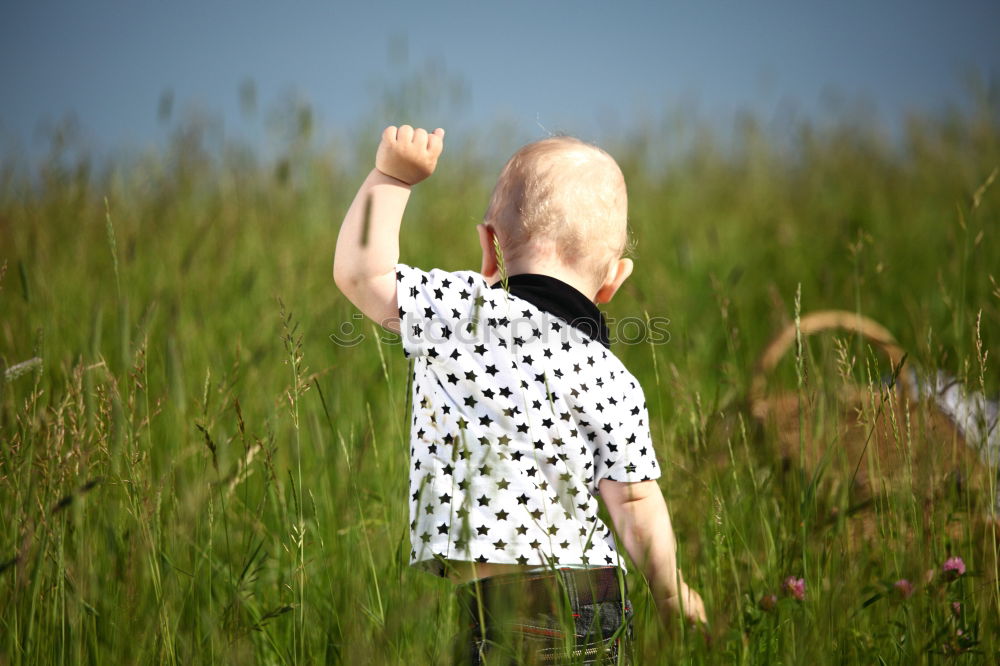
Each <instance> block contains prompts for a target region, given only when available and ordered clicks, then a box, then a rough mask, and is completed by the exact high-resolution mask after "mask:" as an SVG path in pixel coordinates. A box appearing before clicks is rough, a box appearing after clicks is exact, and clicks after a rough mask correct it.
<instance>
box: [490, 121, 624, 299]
mask: <svg viewBox="0 0 1000 666" xmlns="http://www.w3.org/2000/svg"><path fill="white" fill-rule="evenodd" d="M627 213H628V196H627V193H626V190H625V177H624V176H623V175H622V172H621V169H620V168H619V167H618V164H617V163H616V162H615V160H614V159H613V158H612V157H611V156H610V155H608V154H607V153H606V152H604V151H603V150H601V149H600V148H598V147H597V146H594V145H591V144H589V143H585V142H583V141H580V140H579V139H575V138H573V137H567V136H557V137H551V138H548V139H542V140H541V141H536V142H534V143H529V144H528V145H526V146H524V147H522V148H521V149H520V150H518V151H517V152H516V153H514V156H513V157H511V158H510V160H509V161H508V162H507V164H506V165H505V166H504V168H503V171H502V172H501V173H500V178H499V179H498V180H497V184H496V187H495V188H494V189H493V196H492V197H491V198H490V203H489V207H488V208H487V210H486V215H485V216H484V222H485V223H486V224H487V225H489V226H490V227H491V228H492V229H493V231H494V232H495V233H496V236H497V240H498V241H499V244H500V248H501V251H502V253H503V257H504V261H505V262H507V263H519V262H528V263H531V262H532V260H533V259H537V258H541V257H542V256H548V257H552V256H554V257H555V258H557V259H558V260H559V261H560V262H561V263H562V264H563V265H564V266H566V267H567V268H569V269H571V270H573V272H574V273H576V274H577V275H579V276H581V277H582V278H585V279H587V280H588V281H590V283H591V284H592V285H593V286H594V291H596V290H597V288H598V287H600V285H602V284H603V283H605V282H606V281H607V279H608V278H609V274H611V273H613V272H614V271H615V270H616V264H617V263H618V261H619V259H620V258H621V256H622V254H623V253H624V252H625V249H626V244H627V241H628V232H627V223H626V220H627ZM630 269H631V265H629V270H630ZM622 279H624V278H622Z"/></svg>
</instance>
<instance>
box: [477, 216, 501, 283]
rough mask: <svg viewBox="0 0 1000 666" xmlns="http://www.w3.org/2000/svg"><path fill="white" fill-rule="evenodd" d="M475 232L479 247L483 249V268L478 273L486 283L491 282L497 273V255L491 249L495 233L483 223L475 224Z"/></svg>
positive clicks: (492, 248)
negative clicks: (476, 232)
mask: <svg viewBox="0 0 1000 666" xmlns="http://www.w3.org/2000/svg"><path fill="white" fill-rule="evenodd" d="M476 231H478V232H479V247H481V248H482V249H483V268H482V270H480V271H479V272H480V273H482V274H483V277H484V278H486V281H487V282H493V278H494V277H496V274H497V272H498V266H497V253H496V250H495V249H494V247H493V243H494V239H495V238H496V232H495V231H493V227H491V226H490V225H489V224H486V223H485V222H484V223H482V224H477V225H476Z"/></svg>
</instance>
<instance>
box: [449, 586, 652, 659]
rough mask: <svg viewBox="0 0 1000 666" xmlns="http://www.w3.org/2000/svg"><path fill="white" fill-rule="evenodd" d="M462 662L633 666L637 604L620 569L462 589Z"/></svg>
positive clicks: (459, 654)
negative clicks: (631, 598) (632, 651)
mask: <svg viewBox="0 0 1000 666" xmlns="http://www.w3.org/2000/svg"><path fill="white" fill-rule="evenodd" d="M457 593H458V601H459V621H460V623H461V630H460V632H459V639H458V642H457V644H456V649H455V661H456V663H458V664H470V665H475V666H479V665H480V664H631V663H632V662H631V648H632V646H631V642H632V605H631V604H630V603H629V600H628V595H627V593H626V590H625V581H624V578H623V577H622V576H620V575H619V570H618V569H616V568H614V567H607V568H602V569H557V570H554V571H545V572H541V573H531V574H505V575H502V576H493V577H491V578H486V579H482V580H479V581H471V582H469V583H465V584H462V585H459V586H458V589H457Z"/></svg>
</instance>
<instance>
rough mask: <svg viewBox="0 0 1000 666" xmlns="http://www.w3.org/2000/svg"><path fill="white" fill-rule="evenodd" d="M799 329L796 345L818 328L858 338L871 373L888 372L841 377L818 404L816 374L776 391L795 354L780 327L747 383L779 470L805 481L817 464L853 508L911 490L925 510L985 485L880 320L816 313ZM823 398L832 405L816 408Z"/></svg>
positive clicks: (974, 460)
mask: <svg viewBox="0 0 1000 666" xmlns="http://www.w3.org/2000/svg"><path fill="white" fill-rule="evenodd" d="M799 331H800V334H801V336H802V338H803V346H804V345H805V342H804V339H805V338H806V337H807V336H812V335H817V334H820V333H825V332H837V331H840V332H847V333H851V334H857V335H860V336H861V337H862V339H863V340H864V341H865V342H866V343H867V344H868V345H869V347H870V348H871V349H872V350H873V351H874V352H876V354H875V357H876V359H881V360H880V361H879V362H878V365H879V368H880V370H881V372H880V373H879V374H886V376H891V377H894V379H890V380H888V381H886V380H877V381H873V382H872V383H871V385H859V384H857V383H855V382H853V381H849V382H846V383H844V384H843V385H842V386H840V387H839V388H838V389H837V391H836V392H835V394H834V399H833V400H832V401H826V402H824V401H822V400H819V399H817V392H816V391H815V390H814V385H815V384H816V383H817V382H816V381H815V380H816V379H819V380H823V379H829V378H826V377H822V378H810V381H809V383H808V385H807V386H806V387H805V389H804V390H803V391H801V392H800V391H796V390H783V391H782V390H778V391H775V390H774V389H773V388H769V386H768V385H769V383H773V382H769V380H770V379H771V378H772V377H773V375H774V371H775V369H776V368H777V366H778V364H779V362H780V361H781V360H782V359H783V358H784V357H786V356H789V357H791V356H794V354H789V350H793V349H794V347H795V341H796V328H795V325H794V324H790V325H788V326H786V327H785V329H784V330H782V331H781V333H780V334H779V335H778V336H777V337H776V338H775V339H774V340H773V341H772V342H771V343H770V344H769V345H768V346H767V348H766V349H765V350H764V353H763V354H762V355H761V357H760V359H759V361H758V363H757V367H756V370H755V372H754V376H753V380H752V384H751V390H750V410H751V413H752V415H753V416H754V418H755V419H757V420H758V421H759V422H760V423H762V424H764V425H765V426H766V427H767V428H770V429H771V430H769V432H770V433H774V435H775V438H776V439H775V443H776V448H777V453H778V454H779V455H780V456H781V458H782V461H783V463H784V467H785V468H786V469H788V468H792V469H798V468H799V465H800V464H801V465H803V466H804V469H805V471H806V474H807V475H808V476H809V477H810V478H811V477H812V475H813V474H814V473H815V472H816V471H817V469H819V466H821V465H822V466H823V468H822V478H823V483H824V484H825V485H826V486H827V488H828V490H829V491H831V492H834V493H837V492H845V491H846V493H847V496H848V501H849V505H848V506H851V507H854V508H855V509H858V508H867V507H869V506H871V505H872V504H873V503H875V502H874V500H876V499H877V497H878V496H879V495H883V494H885V493H892V492H897V491H900V492H906V493H913V494H914V495H916V496H917V498H918V499H919V500H921V503H922V505H923V506H924V508H925V509H930V508H931V506H932V503H933V502H934V501H936V499H938V498H940V497H941V496H942V495H943V494H944V493H951V492H955V491H958V492H965V491H966V490H968V489H969V488H972V487H975V488H979V489H984V488H985V487H987V486H986V485H985V484H986V482H987V477H986V473H987V470H986V467H985V465H983V464H982V463H981V461H980V460H979V458H978V456H977V455H976V453H975V452H974V451H972V450H971V449H970V448H969V447H968V446H966V444H965V442H964V441H963V439H962V436H961V434H960V432H959V431H958V429H957V428H955V426H954V425H953V423H952V422H951V420H950V419H949V418H948V417H947V416H946V415H944V414H942V413H941V412H940V411H938V409H937V408H936V407H934V405H933V403H932V401H927V400H920V399H918V393H917V390H916V386H915V383H914V377H915V375H914V373H913V371H912V370H911V369H910V368H909V367H908V364H907V363H906V354H905V353H904V352H903V350H902V348H901V347H900V346H899V345H898V344H897V343H896V341H895V339H894V338H893V336H892V334H891V333H889V331H888V330H886V328H885V327H883V326H881V325H880V324H878V323H877V322H875V321H872V320H871V319H868V318H866V317H863V316H860V315H857V314H855V313H851V312H844V311H839V310H824V311H818V312H813V313H810V314H808V315H805V316H803V317H802V318H801V319H800V322H799ZM788 361H789V362H794V360H793V359H792V358H789V359H788ZM883 362H884V363H883ZM831 403H832V404H833V405H834V408H833V409H832V410H829V411H823V410H822V406H823V405H830V404H831ZM824 417H825V421H826V423H822V422H821V420H822V419H824ZM845 486H846V487H845ZM983 495H985V493H983ZM834 511H835V512H836V509H834ZM861 513H864V512H861ZM868 514H869V517H867V518H865V519H864V520H863V521H862V522H863V523H864V524H865V527H864V529H863V531H864V532H865V533H871V531H872V529H873V526H872V524H871V517H870V515H871V512H868Z"/></svg>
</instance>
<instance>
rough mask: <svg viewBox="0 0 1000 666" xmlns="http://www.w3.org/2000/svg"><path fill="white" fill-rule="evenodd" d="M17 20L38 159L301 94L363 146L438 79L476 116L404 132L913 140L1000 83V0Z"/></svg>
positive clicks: (19, 127)
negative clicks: (689, 117) (755, 132)
mask: <svg viewBox="0 0 1000 666" xmlns="http://www.w3.org/2000/svg"><path fill="white" fill-rule="evenodd" d="M2 15H3V19H2V21H0V89H2V90H3V91H4V94H3V103H2V105H0V146H4V147H5V149H6V150H8V151H9V150H11V149H12V148H16V149H19V150H21V151H24V152H27V153H36V152H37V151H40V150H43V149H44V148H45V146H46V145H47V144H46V141H45V140H44V139H43V138H42V137H41V135H40V132H39V128H44V127H46V126H51V125H52V124H53V123H55V122H58V121H59V120H60V119H61V118H63V117H65V116H66V115H67V114H73V115H74V116H75V117H76V119H77V120H78V121H79V126H80V128H81V130H82V132H81V133H82V136H83V138H84V140H85V142H86V145H88V146H90V147H91V148H95V149H97V150H99V151H107V150H117V149H119V148H122V147H131V148H142V147H144V146H148V145H150V144H157V143H162V141H163V140H164V138H165V137H166V136H168V134H169V125H165V124H163V123H161V122H159V120H158V117H157V109H158V105H159V102H160V99H161V96H162V95H163V93H164V91H166V90H169V91H172V93H173V98H174V116H173V118H174V122H176V121H177V120H178V119H182V118H184V117H185V116H186V114H190V113H193V112H194V111H193V110H195V109H201V110H203V111H207V112H210V113H212V114H217V116H218V117H220V118H221V119H222V123H223V126H224V132H225V134H226V136H230V137H234V136H241V137H244V138H249V139H250V140H251V143H253V142H254V141H257V140H260V141H264V139H265V138H266V137H267V136H268V133H267V130H266V119H267V117H268V112H269V110H273V109H274V108H276V107H277V106H278V104H279V102H280V100H282V99H288V98H289V97H290V96H297V97H298V98H299V99H302V100H306V101H308V102H309V103H310V104H311V105H312V107H313V109H314V111H315V116H316V122H317V125H318V127H319V129H320V131H321V132H322V133H323V134H327V135H337V134H344V133H346V132H348V131H349V130H351V129H355V128H357V127H359V126H360V125H361V123H362V122H367V123H370V124H372V125H380V124H382V123H388V122H390V121H397V120H401V119H399V118H390V117H381V116H382V115H385V114H380V113H379V112H377V108H378V105H377V102H378V100H380V99H382V98H383V97H384V95H385V93H386V91H393V90H395V89H397V88H398V86H399V85H400V84H401V82H402V81H404V79H405V76H404V74H405V73H407V72H411V73H412V72H414V71H423V70H426V69H427V68H428V67H437V70H436V71H438V72H444V73H445V74H446V76H447V77H453V78H456V79H459V80H460V81H462V82H463V90H464V102H462V103H461V104H451V103H440V104H437V105H431V107H430V108H429V109H424V112H425V114H426V115H428V116H433V117H422V116H421V114H420V113H419V110H418V109H414V110H413V117H412V118H404V119H402V120H412V121H415V122H417V123H423V124H432V125H441V126H444V127H446V128H449V129H451V130H452V131H459V132H467V131H468V128H469V127H470V126H471V124H472V123H475V122H480V121H482V122H493V121H494V120H496V119H499V118H502V119H505V120H506V121H507V122H508V123H509V124H510V126H511V127H512V128H513V129H514V130H515V131H518V132H521V133H528V134H532V133H533V132H534V133H535V134H537V132H538V131H540V130H537V127H538V125H539V124H540V125H542V126H544V127H545V128H547V129H550V130H561V131H569V132H574V133H579V134H583V135H589V136H592V137H600V136H601V135H602V134H605V133H609V132H615V131H619V130H622V129H628V125H629V124H630V123H631V122H633V121H634V119H636V118H638V117H640V116H641V115H646V116H647V117H648V116H650V115H652V116H654V117H655V116H656V115H657V114H660V113H662V112H663V111H664V110H666V109H672V108H677V107H678V105H680V104H686V105H688V108H691V109H693V110H694V111H695V113H696V114H697V115H700V116H702V117H704V118H705V119H707V120H710V121H712V122H723V123H725V122H726V119H727V118H729V119H731V117H732V114H733V112H735V111H736V110H739V109H750V110H753V111H755V112H757V113H759V114H761V116H762V117H763V118H764V119H765V120H767V119H768V118H773V117H775V114H777V113H779V110H780V109H785V110H786V111H787V109H788V108H790V107H794V108H796V109H798V111H799V113H801V114H805V115H810V116H818V117H824V114H826V115H829V114H830V113H831V111H830V108H829V106H830V99H831V96H830V93H831V92H836V93H838V94H839V95H840V96H841V97H842V98H845V99H848V100H857V99H862V98H863V99H866V100H868V101H869V102H871V104H872V106H873V109H874V111H875V113H876V114H877V116H878V118H879V119H880V121H881V122H882V123H883V124H885V125H887V126H889V127H893V126H898V125H899V121H900V119H901V118H902V117H903V115H904V113H905V112H906V111H908V110H922V111H934V110H939V109H941V108H943V107H944V106H945V105H946V104H949V103H961V102H963V101H967V99H968V96H967V95H966V94H965V88H964V85H965V84H964V82H963V76H965V75H967V74H968V73H970V72H975V73H977V74H978V76H979V77H980V78H982V79H985V80H992V81H994V82H996V81H997V80H998V77H1000V1H998V0H991V1H974V2H972V1H970V2H943V1H940V2H928V1H926V0H886V1H882V2H878V1H867V2H862V1H858V0H839V1H829V2H816V1H812V0H810V1H797V2H796V1H781V2H779V1H766V0H756V1H753V2H736V1H731V2H721V1H714V0H705V1H704V2H694V1H690V2H628V1H622V2H607V1H603V2H592V1H586V0H578V1H576V2H568V1H562V0H535V1H533V2H520V1H511V0H507V1H505V2H478V1H472V0H465V1H464V2H434V1H431V0H428V1H425V2H419V3H416V2H415V3H402V2H376V1H371V2H357V3H341V2H316V1H313V0H289V1H286V2H274V1H271V2H259V1H249V0H243V1H241V2H237V1H235V0H170V1H167V0H127V1H126V0H119V1H109V0H67V1H62V2H54V1H53V0H32V1H30V2H29V1H27V0H21V1H18V2H7V3H5V7H4V9H3V14H2ZM404 63H405V64H404ZM247 80H252V81H253V82H254V83H255V85H256V90H257V100H258V112H257V115H256V116H254V117H251V118H249V119H248V118H247V117H245V116H244V115H243V114H241V113H240V104H239V94H238V91H239V86H240V84H241V83H242V82H244V81H247ZM439 92H440V91H439V90H437V91H436V93H439ZM432 112H433V113H432Z"/></svg>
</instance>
